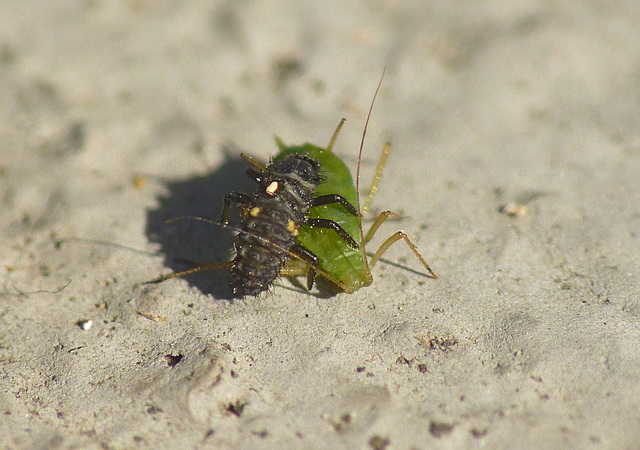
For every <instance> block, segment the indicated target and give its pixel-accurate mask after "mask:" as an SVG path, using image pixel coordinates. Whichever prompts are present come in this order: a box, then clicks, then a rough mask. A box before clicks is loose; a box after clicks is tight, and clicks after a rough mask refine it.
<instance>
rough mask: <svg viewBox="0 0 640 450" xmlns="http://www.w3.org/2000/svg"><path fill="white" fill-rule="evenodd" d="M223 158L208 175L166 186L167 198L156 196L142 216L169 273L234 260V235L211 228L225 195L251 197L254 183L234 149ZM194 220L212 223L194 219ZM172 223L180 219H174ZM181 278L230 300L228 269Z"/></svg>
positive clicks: (229, 150) (218, 217)
mask: <svg viewBox="0 0 640 450" xmlns="http://www.w3.org/2000/svg"><path fill="white" fill-rule="evenodd" d="M222 153H223V156H224V160H223V162H222V163H221V164H220V165H219V166H218V167H217V168H216V169H215V170H214V171H213V172H210V173H208V174H207V175H204V176H196V177H193V178H188V179H185V180H174V181H169V182H167V184H166V189H167V193H166V194H165V195H163V196H161V197H159V199H158V202H159V205H158V207H157V208H156V209H153V210H149V211H148V212H147V227H146V234H147V237H148V239H149V240H150V241H151V242H155V243H158V244H159V245H160V253H162V254H164V257H165V261H164V265H165V266H166V267H168V268H169V269H171V271H172V272H180V271H183V270H187V269H190V268H192V267H196V266H198V265H202V264H211V263H218V262H224V261H229V260H231V259H232V258H233V238H234V235H235V232H234V231H233V230H232V229H229V228H224V227H221V226H218V225H216V223H218V221H219V220H220V213H221V210H222V203H223V199H224V196H225V194H227V193H228V192H231V191H238V192H252V191H253V190H255V182H252V180H251V179H250V178H249V177H247V176H246V175H245V172H246V169H247V161H245V160H244V159H242V158H241V157H240V151H239V150H237V149H236V148H235V147H233V146H226V147H224V148H223V151H222ZM236 216H237V215H236ZM196 217H199V218H203V219H206V220H210V221H212V222H214V223H208V222H204V221H201V220H197V219H194V218H196ZM232 217H234V215H233V214H232ZM176 218H179V219H178V220H173V219H176ZM231 225H237V222H236V223H233V222H232V223H231ZM183 279H185V280H186V281H187V282H188V283H189V284H190V285H192V286H195V287H196V288H198V289H199V290H200V291H201V292H203V293H205V294H210V295H212V296H213V297H215V298H220V299H231V298H233V291H232V287H231V275H230V272H229V271H228V270H224V269H220V270H207V271H203V272H197V273H193V274H191V275H186V276H184V277H183Z"/></svg>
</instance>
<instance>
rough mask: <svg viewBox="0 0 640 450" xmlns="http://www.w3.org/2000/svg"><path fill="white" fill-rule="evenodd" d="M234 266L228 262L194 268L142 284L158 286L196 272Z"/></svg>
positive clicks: (231, 262)
mask: <svg viewBox="0 0 640 450" xmlns="http://www.w3.org/2000/svg"><path fill="white" fill-rule="evenodd" d="M232 265H233V261H226V262H223V263H217V264H204V265H202V266H198V267H194V268H193V269H189V270H183V271H182V272H177V273H171V274H169V275H165V276H163V277H159V278H155V279H153V280H149V281H145V282H144V283H142V284H157V283H162V282H163V281H166V280H169V279H171V278H177V277H184V276H186V275H191V274H192V273H196V272H203V271H205V270H211V269H231V266H232Z"/></svg>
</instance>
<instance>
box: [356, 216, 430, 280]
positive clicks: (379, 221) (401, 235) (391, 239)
mask: <svg viewBox="0 0 640 450" xmlns="http://www.w3.org/2000/svg"><path fill="white" fill-rule="evenodd" d="M391 214H392V213H391V211H384V212H382V213H381V214H380V215H379V216H378V218H377V219H376V221H375V222H373V225H371V228H369V231H368V232H367V235H366V236H365V238H364V243H365V244H366V243H367V242H369V241H370V240H371V238H372V237H373V235H374V234H375V232H376V231H377V230H378V228H379V227H380V225H382V223H383V222H384V221H385V220H387V219H388V218H389V216H391ZM400 239H404V241H405V242H406V243H407V245H408V246H409V248H410V249H411V251H412V252H413V254H414V255H416V257H417V258H418V259H419V260H420V262H421V263H422V265H423V266H424V267H425V268H426V269H427V270H428V271H429V273H430V274H431V276H432V277H433V278H434V279H437V278H438V275H436V274H435V273H434V272H433V270H431V267H429V264H427V262H426V261H425V260H424V258H423V257H422V255H421V254H420V252H418V248H417V247H416V246H415V244H414V243H413V242H411V240H410V239H409V237H408V236H407V235H406V234H405V233H404V232H403V231H396V232H395V233H394V234H393V235H392V236H391V237H389V239H387V240H386V241H384V242H383V243H382V245H381V246H380V248H378V250H377V251H376V252H375V253H374V255H373V256H372V257H371V259H370V260H369V266H370V267H373V265H374V264H375V263H376V262H377V261H378V260H379V259H380V257H381V256H382V255H383V254H384V252H386V251H387V250H388V249H389V247H391V246H392V245H393V244H395V243H396V242H397V241H399V240H400Z"/></svg>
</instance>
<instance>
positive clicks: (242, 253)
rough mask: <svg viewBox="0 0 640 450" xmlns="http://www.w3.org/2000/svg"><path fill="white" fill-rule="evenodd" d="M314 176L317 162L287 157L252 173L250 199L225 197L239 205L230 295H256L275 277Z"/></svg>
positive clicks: (292, 242)
mask: <svg viewBox="0 0 640 450" xmlns="http://www.w3.org/2000/svg"><path fill="white" fill-rule="evenodd" d="M319 171H320V164H319V163H318V162H317V161H315V160H313V159H311V158H308V157H306V156H302V155H292V156H289V157H286V158H284V159H281V160H277V161H274V162H272V163H271V164H269V165H268V166H267V167H266V168H265V170H264V171H263V172H258V171H251V173H253V175H254V177H255V180H256V182H257V183H258V184H259V189H258V190H257V192H255V193H254V194H253V195H252V196H248V195H246V194H233V193H232V194H229V195H230V196H232V199H233V200H236V201H238V202H239V204H240V216H241V220H242V223H241V227H240V228H241V231H240V233H239V234H238V235H237V237H236V239H235V242H234V246H235V250H236V256H235V258H234V259H233V265H232V268H231V272H232V275H233V278H234V286H233V292H234V295H235V296H237V297H244V296H247V295H252V296H256V295H258V294H260V293H261V292H264V291H266V290H268V289H269V288H270V287H271V285H272V284H273V282H274V281H275V279H276V278H277V277H278V276H279V274H280V271H281V270H282V268H283V267H284V266H285V264H286V262H287V260H288V259H289V257H290V254H291V251H292V248H293V247H294V246H296V245H297V243H298V240H297V236H298V234H299V229H300V226H301V225H302V224H303V223H304V222H305V221H306V218H307V215H308V212H309V209H310V208H311V206H312V205H313V201H314V192H315V190H316V188H317V187H318V185H319V184H320V182H321V177H320V174H319ZM228 197H229V196H228ZM229 201H230V200H227V201H226V203H227V204H228V202H229Z"/></svg>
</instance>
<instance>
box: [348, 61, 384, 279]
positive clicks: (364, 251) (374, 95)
mask: <svg viewBox="0 0 640 450" xmlns="http://www.w3.org/2000/svg"><path fill="white" fill-rule="evenodd" d="M386 71H387V68H386V66H385V68H384V70H383V71H382V76H381V77H380V81H379V82H378V87H377V88H376V92H375V94H373V100H371V106H370V107H369V114H367V120H366V122H365V123H364V130H362V140H361V141H360V152H359V153H358V166H357V169H356V200H357V203H358V204H357V206H358V215H359V216H360V217H359V219H360V223H361V224H362V211H361V210H360V163H361V161H362V151H363V149H364V138H365V136H366V135H367V127H368V126H369V119H370V118H371V112H372V111H373V104H374V103H375V102H376V97H377V96H378V92H379V91H380V86H382V80H383V79H384V74H385V72H386ZM385 159H386V158H385ZM366 206H367V207H368V206H369V205H368V204H367V205H366ZM360 242H362V254H363V255H365V257H364V264H365V265H366V266H367V272H369V262H368V261H367V256H366V255H367V252H366V250H365V248H364V246H365V243H364V231H363V230H362V225H360Z"/></svg>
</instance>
